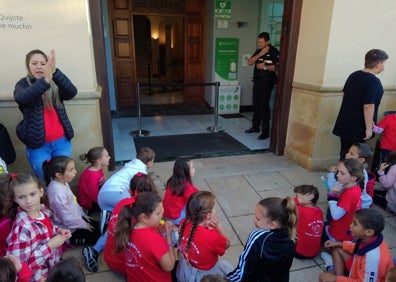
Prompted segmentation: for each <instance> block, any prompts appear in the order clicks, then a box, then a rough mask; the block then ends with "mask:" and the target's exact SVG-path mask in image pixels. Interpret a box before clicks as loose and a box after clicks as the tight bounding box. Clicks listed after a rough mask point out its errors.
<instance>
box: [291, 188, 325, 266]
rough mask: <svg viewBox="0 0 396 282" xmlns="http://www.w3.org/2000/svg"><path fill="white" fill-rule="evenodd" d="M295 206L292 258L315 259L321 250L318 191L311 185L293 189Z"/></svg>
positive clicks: (320, 213)
mask: <svg viewBox="0 0 396 282" xmlns="http://www.w3.org/2000/svg"><path fill="white" fill-rule="evenodd" d="M294 192H295V193H296V197H295V198H294V202H295V203H296V205H297V215H298V221H297V241H296V251H295V254H294V257H296V258H299V259H308V258H313V257H315V256H316V255H317V254H318V253H319V252H320V249H321V238H322V232H323V213H322V210H321V209H320V208H319V207H317V206H316V202H317V201H318V199H319V191H318V188H316V187H315V186H313V185H300V186H297V187H295V188H294Z"/></svg>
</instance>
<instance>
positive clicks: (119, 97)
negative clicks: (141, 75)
mask: <svg viewBox="0 0 396 282" xmlns="http://www.w3.org/2000/svg"><path fill="white" fill-rule="evenodd" d="M108 9H109V17H110V36H111V39H112V43H113V44H112V49H113V52H112V54H113V55H112V57H113V70H114V85H115V93H116V102H117V109H120V108H130V107H133V106H135V101H136V95H135V88H136V87H135V80H136V75H135V54H134V53H135V52H134V42H133V38H134V37H133V28H132V18H131V1H128V0H108Z"/></svg>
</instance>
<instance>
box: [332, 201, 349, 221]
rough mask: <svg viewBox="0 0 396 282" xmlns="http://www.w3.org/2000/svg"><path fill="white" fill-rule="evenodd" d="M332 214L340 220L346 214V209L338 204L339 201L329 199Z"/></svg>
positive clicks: (335, 218)
mask: <svg viewBox="0 0 396 282" xmlns="http://www.w3.org/2000/svg"><path fill="white" fill-rule="evenodd" d="M329 207H330V214H331V217H332V218H333V219H334V220H339V219H340V218H341V217H343V216H344V215H345V214H346V210H345V209H343V208H341V207H339V206H338V202H337V201H329Z"/></svg>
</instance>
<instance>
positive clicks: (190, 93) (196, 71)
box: [184, 0, 206, 104]
mask: <svg viewBox="0 0 396 282" xmlns="http://www.w3.org/2000/svg"><path fill="white" fill-rule="evenodd" d="M185 11H186V19H185V33H186V34H185V38H186V42H185V60H184V61H185V76H184V77H185V83H186V84H189V83H203V82H205V62H206V52H205V46H206V42H205V38H206V35H205V31H206V28H205V23H206V0H194V1H192V0H186V2H185ZM185 93H186V94H185V98H184V101H185V103H186V104H203V103H205V99H204V93H205V89H204V87H188V88H186V90H185Z"/></svg>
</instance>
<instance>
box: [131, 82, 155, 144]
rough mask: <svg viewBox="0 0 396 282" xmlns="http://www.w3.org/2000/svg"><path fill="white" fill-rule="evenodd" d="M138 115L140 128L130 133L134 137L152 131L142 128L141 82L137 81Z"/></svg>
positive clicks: (145, 134)
mask: <svg viewBox="0 0 396 282" xmlns="http://www.w3.org/2000/svg"><path fill="white" fill-rule="evenodd" d="M136 115H137V119H138V130H134V131H132V132H131V133H130V135H132V136H134V137H143V136H147V135H149V134H150V131H148V130H143V129H142V111H141V109H140V84H139V82H138V83H136Z"/></svg>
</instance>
